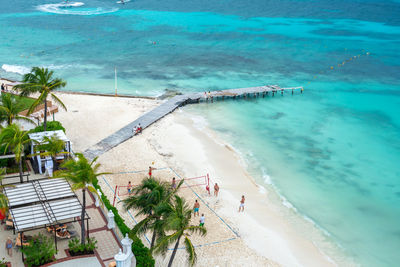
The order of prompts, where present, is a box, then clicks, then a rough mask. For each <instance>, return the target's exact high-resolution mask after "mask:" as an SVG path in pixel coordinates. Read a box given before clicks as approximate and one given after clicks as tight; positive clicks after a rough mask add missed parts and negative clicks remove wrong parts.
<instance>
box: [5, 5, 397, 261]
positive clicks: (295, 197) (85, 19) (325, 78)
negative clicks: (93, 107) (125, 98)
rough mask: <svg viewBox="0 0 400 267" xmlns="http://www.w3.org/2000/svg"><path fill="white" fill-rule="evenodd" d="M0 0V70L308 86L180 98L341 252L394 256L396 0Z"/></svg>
mask: <svg viewBox="0 0 400 267" xmlns="http://www.w3.org/2000/svg"><path fill="white" fill-rule="evenodd" d="M0 3H1V4H2V5H1V6H2V8H1V9H0V37H1V39H2V41H1V42H0V67H1V69H0V76H1V77H8V78H15V79H18V78H20V77H21V76H20V74H18V73H23V72H24V71H26V70H29V68H30V67H32V66H35V65H40V66H47V67H49V68H52V69H54V70H55V71H56V74H57V75H59V76H61V77H63V78H64V79H66V80H67V82H68V86H67V88H66V89H67V90H75V91H93V92H108V93H113V92H114V67H115V66H116V67H117V69H118V78H119V81H118V92H119V93H125V94H135V95H159V94H162V93H163V91H164V89H166V88H169V89H177V90H181V91H204V90H212V89H227V88H239V87H249V86H259V85H263V84H278V85H280V86H282V87H285V86H305V89H306V90H305V93H304V94H303V95H295V96H293V97H292V96H290V95H286V96H284V97H281V96H277V97H274V98H273V99H272V98H265V99H257V100H249V101H241V102H240V103H239V102H232V101H225V102H223V103H222V102H219V103H214V104H213V105H198V106H195V107H190V108H188V109H189V110H191V111H192V112H194V113H196V114H201V115H203V116H204V117H206V118H207V120H208V121H209V124H210V126H211V127H212V128H214V129H215V130H216V131H217V132H218V133H219V134H220V135H221V137H223V138H224V139H225V140H227V141H228V142H230V143H232V144H234V146H235V148H237V149H238V150H239V151H240V152H241V153H242V155H243V156H244V158H245V159H246V160H247V162H248V163H249V166H251V167H250V169H249V171H250V172H251V173H252V174H253V175H254V177H255V178H256V180H257V181H258V182H259V183H260V184H264V185H265V186H271V185H268V184H267V183H266V182H265V178H266V177H268V180H267V182H272V183H273V185H274V188H275V189H276V190H278V192H279V193H280V194H281V195H282V196H283V197H284V198H285V199H287V200H288V201H289V202H290V203H291V204H292V205H293V206H294V207H295V208H296V209H297V211H298V212H299V213H300V214H303V215H305V216H307V217H308V218H311V219H312V220H313V221H314V222H315V223H317V224H318V225H319V226H320V227H321V228H323V229H324V230H326V231H327V232H328V233H329V234H330V237H329V239H331V241H332V242H334V243H336V244H338V245H340V246H341V247H342V248H343V250H344V253H345V254H346V255H348V256H350V257H352V258H353V259H354V260H355V261H356V262H358V263H360V264H362V265H364V266H396V265H398V262H399V261H400V253H398V251H400V226H399V221H400V205H399V204H400V168H399V167H398V162H399V160H400V112H399V111H400V108H399V107H400V91H399V88H400V74H399V73H400V64H399V60H398V58H399V56H400V49H399V47H400V16H399V14H400V2H399V1H354V0H349V1H327V0H322V1H279V0H277V1H266V0H264V1H263V0H249V1H244V0H240V1H227V0H222V1H203V0H200V1H190V0H189V1H177V0H173V1H154V0H146V1H144V0H140V1H133V2H130V3H129V4H126V5H117V4H115V3H114V1H95V0H89V1H84V2H82V3H84V5H82V6H79V7H73V8H67V9H65V8H64V9H63V8H61V7H58V6H57V5H54V4H57V3H58V1H57V0H55V1H54V2H52V1H37V0H35V1H32V0H25V1H22V0H17V1H13V2H12V3H11V2H10V1H4V0H0ZM244 135H246V136H248V137H250V138H242V136H244Z"/></svg>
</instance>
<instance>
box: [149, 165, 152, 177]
mask: <svg viewBox="0 0 400 267" xmlns="http://www.w3.org/2000/svg"><path fill="white" fill-rule="evenodd" d="M152 170H153V169H152V168H151V166H149V178H151V174H152Z"/></svg>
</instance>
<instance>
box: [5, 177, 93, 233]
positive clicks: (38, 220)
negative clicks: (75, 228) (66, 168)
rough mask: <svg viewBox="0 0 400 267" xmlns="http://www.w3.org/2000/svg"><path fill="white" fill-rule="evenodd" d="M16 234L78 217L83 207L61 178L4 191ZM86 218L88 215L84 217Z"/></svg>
mask: <svg viewBox="0 0 400 267" xmlns="http://www.w3.org/2000/svg"><path fill="white" fill-rule="evenodd" d="M4 194H5V195H6V196H7V198H8V203H9V211H10V213H11V216H12V218H13V223H14V227H15V230H16V231H17V232H20V231H25V230H33V229H36V228H42V227H44V226H49V225H54V224H58V223H63V222H65V220H67V219H74V220H75V219H76V217H79V216H81V212H82V205H81V203H80V202H79V200H78V197H77V196H76V195H75V193H74V192H73V191H72V190H71V187H70V185H69V183H68V182H67V181H65V180H64V179H45V180H37V181H33V182H30V183H25V184H19V185H17V186H16V187H9V188H4ZM86 218H89V216H88V215H87V214H86Z"/></svg>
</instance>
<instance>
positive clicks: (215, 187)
mask: <svg viewBox="0 0 400 267" xmlns="http://www.w3.org/2000/svg"><path fill="white" fill-rule="evenodd" d="M218 191H219V186H218V184H217V183H215V185H214V196H216V197H217V196H218Z"/></svg>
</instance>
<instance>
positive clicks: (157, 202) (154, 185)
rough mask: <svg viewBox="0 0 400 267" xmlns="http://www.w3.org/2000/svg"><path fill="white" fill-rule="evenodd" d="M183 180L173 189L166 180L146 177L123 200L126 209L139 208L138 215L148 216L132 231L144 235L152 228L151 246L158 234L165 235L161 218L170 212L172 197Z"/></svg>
mask: <svg viewBox="0 0 400 267" xmlns="http://www.w3.org/2000/svg"><path fill="white" fill-rule="evenodd" d="M182 182H183V181H181V183H180V184H179V185H178V186H177V188H176V189H172V188H171V186H169V185H168V184H166V183H165V182H161V181H160V180H157V179H155V178H153V177H150V178H146V179H144V180H142V182H141V184H139V185H138V186H136V187H135V188H134V189H133V190H132V193H133V195H132V196H130V197H128V198H127V199H125V200H123V203H124V207H125V209H126V210H129V209H132V208H133V209H135V210H138V212H137V214H136V215H137V216H140V215H144V216H146V217H145V218H144V219H143V220H141V221H140V222H138V223H137V224H136V225H135V227H134V228H133V229H132V231H133V233H134V234H141V235H143V234H145V233H146V232H147V231H148V230H151V231H152V232H153V234H152V238H151V243H150V248H153V246H154V243H155V240H156V238H157V236H158V237H163V236H165V231H164V225H163V223H164V221H163V220H160V219H161V217H162V216H163V215H165V214H166V213H168V212H169V209H170V206H169V205H168V204H169V202H170V199H171V197H172V196H173V194H174V193H175V192H176V191H177V190H178V189H179V187H180V186H181V185H182Z"/></svg>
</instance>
